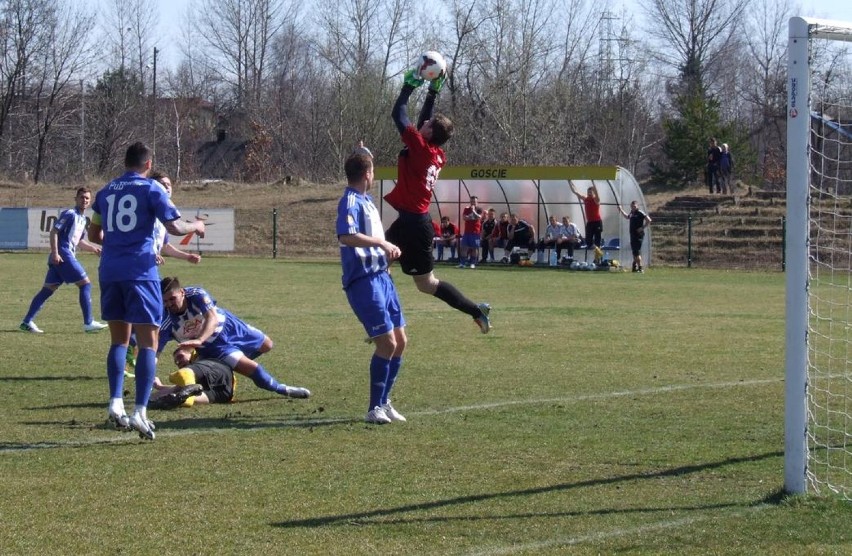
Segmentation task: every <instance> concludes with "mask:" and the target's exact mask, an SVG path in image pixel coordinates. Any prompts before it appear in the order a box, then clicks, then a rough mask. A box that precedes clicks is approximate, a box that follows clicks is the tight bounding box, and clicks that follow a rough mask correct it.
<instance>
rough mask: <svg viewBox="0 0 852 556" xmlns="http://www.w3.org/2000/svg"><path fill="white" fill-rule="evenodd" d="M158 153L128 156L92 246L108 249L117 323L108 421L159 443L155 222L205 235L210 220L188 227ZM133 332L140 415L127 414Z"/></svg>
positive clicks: (100, 204)
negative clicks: (164, 181)
mask: <svg viewBox="0 0 852 556" xmlns="http://www.w3.org/2000/svg"><path fill="white" fill-rule="evenodd" d="M151 157H152V151H151V149H150V148H149V147H148V146H147V145H145V144H144V143H134V144H132V145H130V146H129V147H128V148H127V151H126V153H125V155H124V166H125V168H126V172H125V173H124V174H123V175H121V176H119V177H118V178H116V179H114V180H112V181H111V182H109V183H108V184H107V185H106V186H104V188H103V189H101V190H100V191H98V193H97V195H95V201H94V203H93V205H92V210H93V211H94V216H93V217H92V223H91V224H90V225H89V241H91V242H92V243H98V244H101V245H102V253H101V264H100V267H99V269H98V275H99V276H98V277H99V280H100V287H101V315H102V318H104V319H105V320H106V321H107V323H108V324H109V332H110V348H109V352H108V354H107V378H108V379H109V391H110V400H109V409H108V411H107V414H108V418H109V420H110V421H111V422H113V423H115V425H116V427H117V428H121V429H128V428H133V429H135V430H137V431H138V432H139V435H140V436H141V437H142V438H147V439H149V440H154V424H153V423H152V422H151V421H150V420H149V419H148V400H149V399H150V396H151V388H152V386H153V384H154V377H155V376H156V374H157V355H156V351H155V350H156V348H157V343H158V337H159V329H160V321H161V319H162V314H163V296H162V293H161V291H160V277H159V275H158V273H157V255H156V254H155V253H154V223H155V222H156V221H157V220H159V221H160V222H162V223H163V224H164V225H165V227H166V230H167V231H168V232H169V233H170V234H173V235H177V236H182V235H186V234H188V233H190V232H195V233H197V234H198V235H199V236H201V237H204V231H205V228H204V222H202V221H195V222H183V221H181V219H180V212H179V211H178V210H177V208H176V207H175V206H174V204H172V202H171V200H170V199H169V196H168V194H167V193H166V190H165V189H163V187H161V186H160V185H158V184H157V183H156V182H154V181H153V180H150V179H148V177H147V176H148V173H149V172H150V171H151V164H152V158H151ZM131 332H135V333H136V341H137V344H138V346H139V356H138V357H137V359H136V377H135V378H136V397H135V405H134V410H133V414H132V415H131V416H130V417H128V416H127V414H126V412H125V410H124V398H123V395H124V390H123V389H124V366H125V362H126V358H127V346H128V344H129V343H130V334H131Z"/></svg>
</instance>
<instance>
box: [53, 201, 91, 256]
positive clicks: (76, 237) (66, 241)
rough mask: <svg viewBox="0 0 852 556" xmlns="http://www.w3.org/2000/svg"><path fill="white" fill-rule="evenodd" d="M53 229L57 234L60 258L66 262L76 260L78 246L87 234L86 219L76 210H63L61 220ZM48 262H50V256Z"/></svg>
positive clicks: (58, 220)
mask: <svg viewBox="0 0 852 556" xmlns="http://www.w3.org/2000/svg"><path fill="white" fill-rule="evenodd" d="M53 229H54V230H56V232H57V233H56V240H57V246H58V247H59V256H60V257H62V259H63V260H65V261H69V260H71V259H74V258H76V253H77V245H78V244H79V243H80V240H81V239H82V238H83V234H84V233H85V232H86V217H85V216H84V215H83V214H82V213H80V212H77V209H76V208H70V209H66V210H63V211H62V214H60V215H59V219H57V220H56V223H54V224H53ZM48 260H50V257H49V256H48Z"/></svg>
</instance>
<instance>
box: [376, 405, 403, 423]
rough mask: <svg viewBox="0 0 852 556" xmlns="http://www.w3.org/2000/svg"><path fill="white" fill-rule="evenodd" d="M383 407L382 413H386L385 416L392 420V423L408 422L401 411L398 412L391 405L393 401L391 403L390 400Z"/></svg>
mask: <svg viewBox="0 0 852 556" xmlns="http://www.w3.org/2000/svg"><path fill="white" fill-rule="evenodd" d="M381 407H382V411H384V412H385V415H386V416H387V418H388V419H390V420H391V421H400V422H404V421H405V420H406V419H405V417H404V416H403V414H402V413H400V412H399V411H397V410H396V409H395V408H394V407H393V406H392V405H391V401H390V400H388V401H387V403H383V404H382V406H381Z"/></svg>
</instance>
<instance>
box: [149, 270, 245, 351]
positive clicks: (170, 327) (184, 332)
mask: <svg viewBox="0 0 852 556" xmlns="http://www.w3.org/2000/svg"><path fill="white" fill-rule="evenodd" d="M183 291H184V294H185V295H186V311H184V312H183V313H181V314H179V315H175V314H172V313H170V312H168V311H163V322H162V324H161V325H160V343H159V347H158V349H157V353H159V352H161V351H162V350H163V347H164V346H165V345H166V344H167V343H168V342H169V340H175V341H176V342H178V343H181V342H186V341H188V340H194V339H196V338H198V336H199V335H200V334H201V330H202V329H203V328H204V316H205V315H206V314H207V312H208V311H209V310H210V309H215V310H216V316H217V318H218V320H219V323H218V324H217V325H216V331H215V332H214V333H213V335H212V336H211V337H210V338H208V339H207V340H206V341H205V345H206V344H209V343H212V342H213V341H215V340H216V339H218V337H219V334H221V332H222V328H223V327H224V326H225V321H226V320H227V318H228V315H229V313H228V312H227V311H225V310H224V309H220V308H219V307H217V306H216V300H215V299H213V297H211V296H210V294H209V293H207V291H206V290H205V289H203V288H199V287H197V286H187V287H185V288H184V289H183Z"/></svg>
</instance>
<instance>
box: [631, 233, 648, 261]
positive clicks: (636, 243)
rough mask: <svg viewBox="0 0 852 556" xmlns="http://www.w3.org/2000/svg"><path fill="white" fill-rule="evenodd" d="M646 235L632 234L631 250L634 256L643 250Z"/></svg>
mask: <svg viewBox="0 0 852 556" xmlns="http://www.w3.org/2000/svg"><path fill="white" fill-rule="evenodd" d="M644 238H645V235H644V234H642V235H638V234H630V251H631V252H632V253H633V256H634V257H638V256H639V255H640V254H641V252H642V240H643V239H644Z"/></svg>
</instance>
